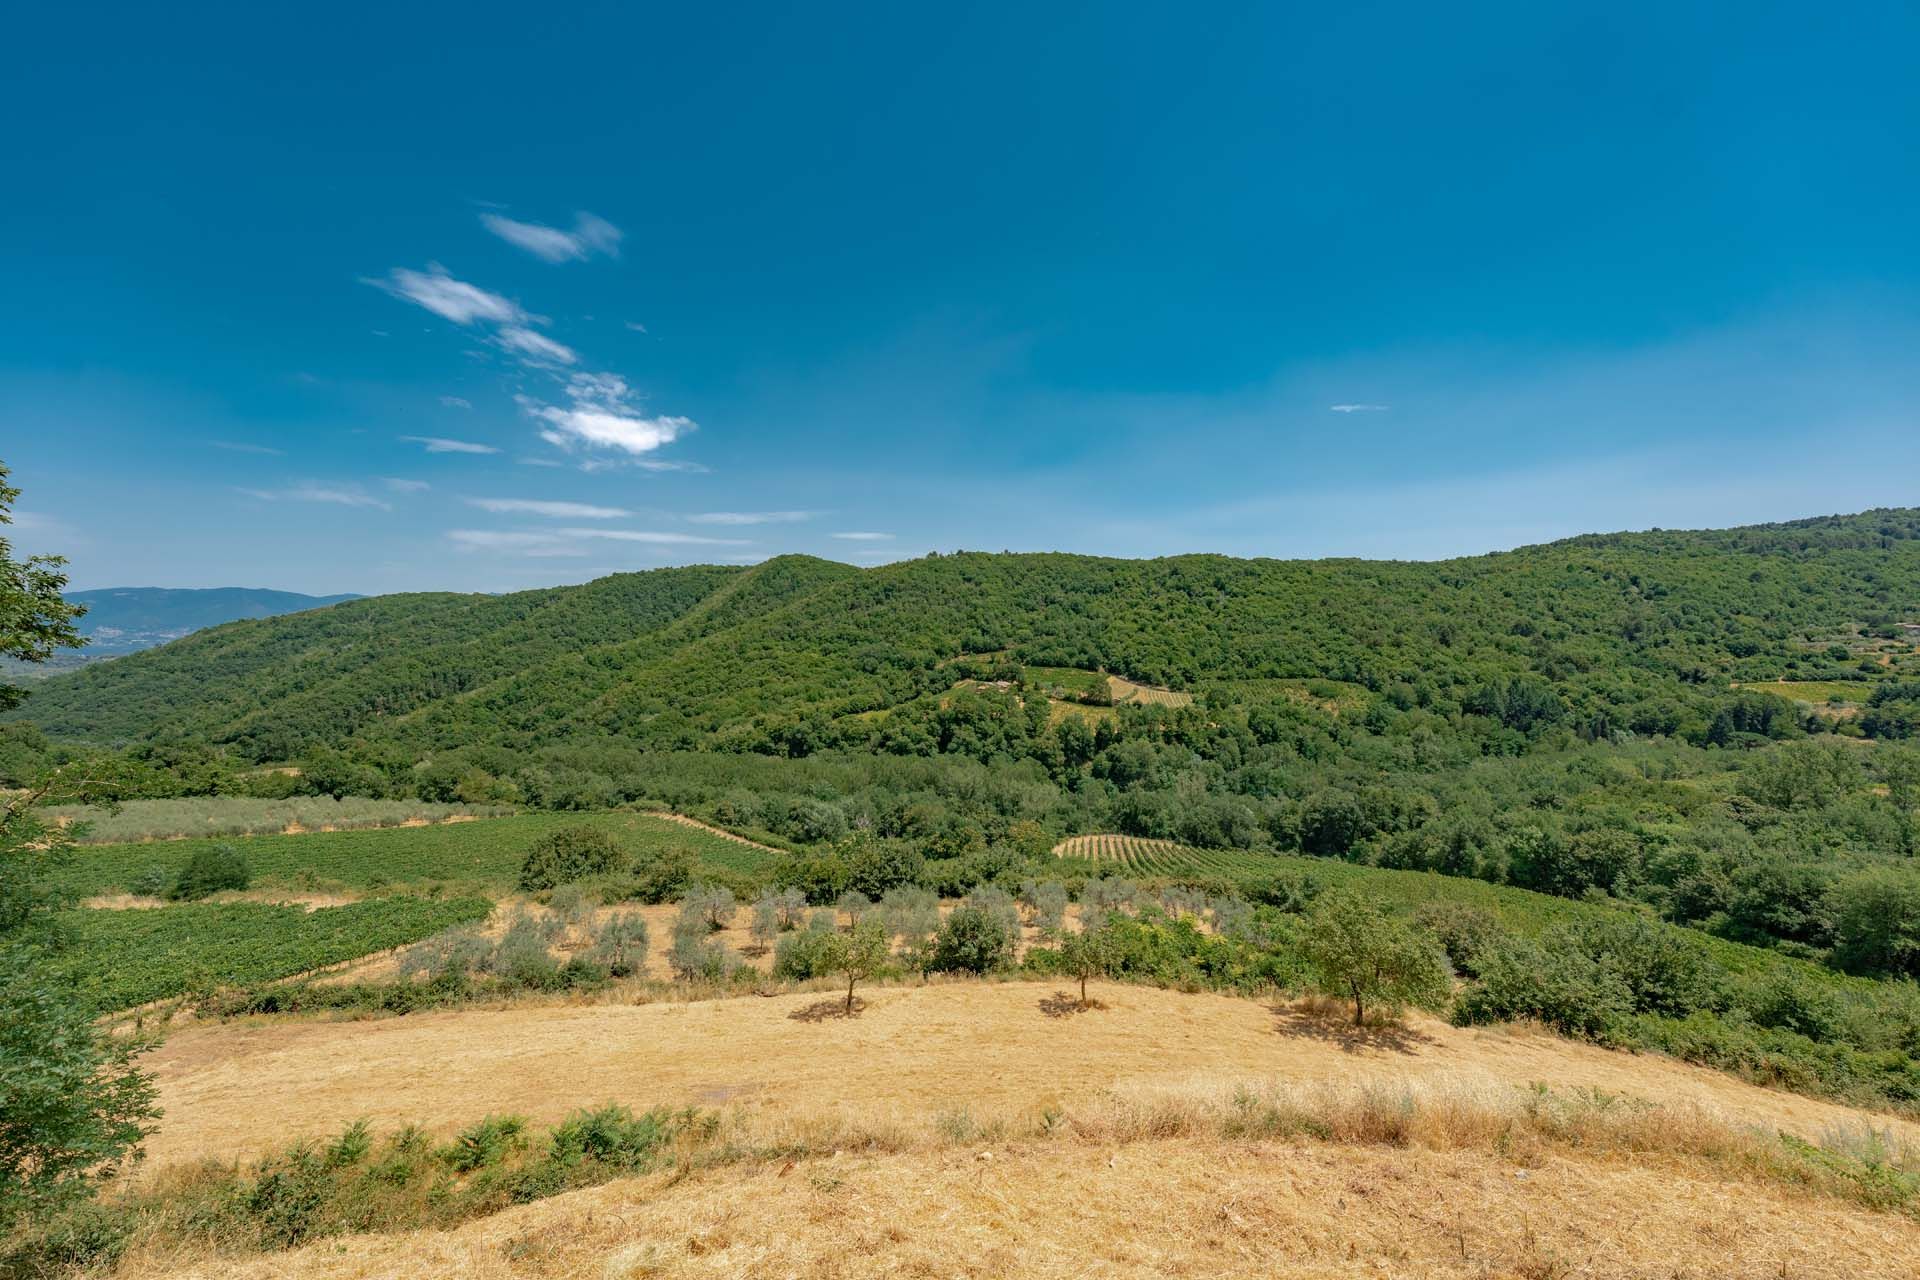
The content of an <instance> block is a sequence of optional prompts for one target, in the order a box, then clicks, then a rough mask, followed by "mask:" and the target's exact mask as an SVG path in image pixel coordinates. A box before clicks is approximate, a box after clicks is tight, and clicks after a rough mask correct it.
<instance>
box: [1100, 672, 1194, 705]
mask: <svg viewBox="0 0 1920 1280" xmlns="http://www.w3.org/2000/svg"><path fill="white" fill-rule="evenodd" d="M1107 692H1108V694H1109V695H1110V696H1111V697H1112V698H1113V705H1114V706H1116V707H1118V706H1127V705H1132V706H1148V707H1184V706H1189V705H1191V704H1192V702H1193V695H1192V694H1190V693H1180V692H1178V691H1176V690H1173V689H1161V688H1157V687H1155V686H1154V685H1150V684H1136V683H1134V682H1133V681H1132V680H1123V679H1121V678H1120V677H1119V676H1108V677H1107Z"/></svg>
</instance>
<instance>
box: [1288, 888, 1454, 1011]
mask: <svg viewBox="0 0 1920 1280" xmlns="http://www.w3.org/2000/svg"><path fill="white" fill-rule="evenodd" d="M1300 948H1301V951H1302V952H1303V953H1304V954H1305V956H1306V960H1307V963H1308V964H1309V965H1310V966H1311V967H1312V969H1313V973H1314V977H1315V979H1316V981H1317V984H1318V986H1319V988H1320V990H1321V991H1322V992H1324V993H1325V994H1327V995H1335V996H1341V997H1344V998H1346V999H1349V1000H1352V1001H1353V1025H1354V1026H1356V1027H1358V1026H1364V1025H1365V1024H1366V1018H1367V1008H1368V1006H1369V1005H1375V1006H1384V1007H1385V1008H1387V1009H1388V1010H1390V1011H1392V1012H1395V1013H1397V1012H1398V1011H1399V1009H1400V1008H1401V1007H1403V1006H1406V1005H1412V1006H1413V1007H1414V1008H1417V1009H1438V1008H1440V1007H1441V1006H1442V1005H1444V1004H1445V1003H1446V1000H1447V997H1448V995H1450V994H1451V992H1452V984H1451V982H1450V981H1449V977H1450V975H1449V972H1448V967H1447V958H1446V956H1445V955H1444V954H1443V953H1442V952H1441V950H1440V948H1439V945H1438V944H1437V943H1435V942H1434V941H1433V939H1432V938H1431V937H1428V936H1427V935H1426V934H1425V933H1424V932H1422V931H1420V930H1417V929H1415V928H1414V927H1413V926H1412V925H1410V924H1409V923H1407V922H1406V921H1404V920H1397V919H1395V918H1394V917H1393V916H1391V915H1389V914H1388V913H1387V910H1386V908H1385V907H1384V906H1382V905H1381V904H1380V903H1378V902H1375V901H1373V900H1371V899H1368V898H1363V897H1360V896H1359V895H1358V894H1354V893H1329V894H1326V895H1324V896H1322V897H1321V898H1320V900H1319V901H1318V902H1316V903H1315V904H1314V908H1313V912H1312V914H1310V915H1309V916H1308V917H1307V927H1306V929H1305V931H1304V933H1303V934H1302V936H1301V939H1300Z"/></svg>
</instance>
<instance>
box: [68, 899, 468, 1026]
mask: <svg viewBox="0 0 1920 1280" xmlns="http://www.w3.org/2000/svg"><path fill="white" fill-rule="evenodd" d="M492 910H493V904H492V903H491V902H488V901H487V900H486V899H484V898H414V897H392V898H370V899H368V900H367V901H365V902H355V903H350V904H348V905H346V906H341V907H323V908H321V909H320V910H317V911H307V910H305V909H304V908H302V907H296V906H282V905H277V904H273V903H264V902H227V903H205V902H200V903H185V904H181V905H178V906H171V907H162V908H159V909H157V910H148V911H138V910H134V911H99V910H94V911H69V912H66V913H64V914H63V922H64V924H65V926H66V928H67V932H68V935H69V937H70V939H71V941H72V944H73V945H71V946H69V947H66V948H64V949H63V950H62V951H61V959H60V964H61V965H62V966H63V967H64V968H65V970H66V971H67V973H68V975H69V976H70V977H72V978H73V979H74V980H75V981H76V983H77V984H78V986H79V988H80V990H81V992H82V994H83V996H84V997H85V998H86V999H87V1000H88V1001H89V1003H91V1004H92V1005H93V1006H94V1007H95V1008H98V1009H101V1010H113V1009H126V1008H131V1007H132V1006H134V1005H140V1004H146V1003H148V1002H149V1001H153V1000H165V999H168V998H170V997H173V996H178V995H182V994H184V993H187V992H190V991H194V990H200V989H205V988H209V987H215V986H240V985H245V984H248V983H254V982H268V981H271V980H273V979H275V978H284V977H288V976H290V975H292V974H296V973H305V972H306V971H307V970H309V969H318V968H322V967H324V966H326V965H331V964H339V963H341V962H342V961H346V960H352V959H356V958H357V957H360V956H364V955H368V954H370V953H372V952H375V951H385V950H387V949H389V948H391V947H399V946H405V945H406V944H408V943H410V942H418V941H419V940H420V939H422V938H425V937H428V936H430V935H432V934H435V933H438V932H440V931H441V930H442V929H450V928H452V927H454V926H455V925H462V924H473V923H476V922H478V921H481V920H485V919H486V918H487V916H488V914H489V913H491V912H492Z"/></svg>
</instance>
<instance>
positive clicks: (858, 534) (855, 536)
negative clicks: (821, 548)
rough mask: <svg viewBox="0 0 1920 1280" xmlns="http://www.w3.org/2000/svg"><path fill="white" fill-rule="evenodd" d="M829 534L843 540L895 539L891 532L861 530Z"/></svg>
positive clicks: (873, 540) (887, 540) (871, 540)
mask: <svg viewBox="0 0 1920 1280" xmlns="http://www.w3.org/2000/svg"><path fill="white" fill-rule="evenodd" d="M828 536H829V537H833V538H839V539H840V540H841V541H843V542H890V541H892V540H893V535H892V534H890V533H868V532H862V531H859V530H856V531H854V532H852V533H835V534H829V535H828Z"/></svg>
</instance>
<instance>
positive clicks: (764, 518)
mask: <svg viewBox="0 0 1920 1280" xmlns="http://www.w3.org/2000/svg"><path fill="white" fill-rule="evenodd" d="M818 514H819V512H817V511H702V512H700V513H699V514H697V515H691V516H688V517H687V523H689V524H726V525H748V524H798V523H800V522H801V521H802V520H811V519H813V518H814V516H816V515H818Z"/></svg>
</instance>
